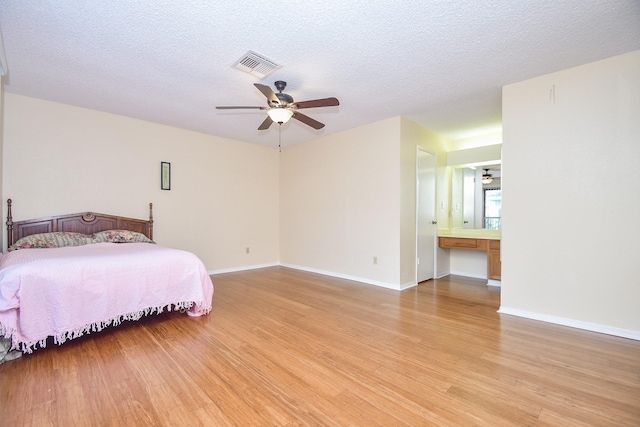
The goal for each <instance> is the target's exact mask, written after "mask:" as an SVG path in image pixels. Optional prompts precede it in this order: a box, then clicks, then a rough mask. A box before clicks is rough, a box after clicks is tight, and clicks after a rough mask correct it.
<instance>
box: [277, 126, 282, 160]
mask: <svg viewBox="0 0 640 427" xmlns="http://www.w3.org/2000/svg"><path fill="white" fill-rule="evenodd" d="M278 152H280V153H282V123H278Z"/></svg>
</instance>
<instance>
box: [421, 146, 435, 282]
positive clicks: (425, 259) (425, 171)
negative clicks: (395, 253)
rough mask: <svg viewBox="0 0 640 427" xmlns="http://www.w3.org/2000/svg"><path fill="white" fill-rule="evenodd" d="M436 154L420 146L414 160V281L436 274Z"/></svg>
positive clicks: (426, 278) (431, 277)
mask: <svg viewBox="0 0 640 427" xmlns="http://www.w3.org/2000/svg"><path fill="white" fill-rule="evenodd" d="M436 164H437V161H436V156H435V154H432V153H429V152H427V151H425V150H423V149H421V148H418V151H417V161H416V235H417V236H416V246H417V248H416V254H417V261H416V264H417V265H416V280H417V282H418V283H420V282H424V281H425V280H429V279H433V277H434V275H435V262H436V259H435V253H436V252H435V247H436V229H437V226H436Z"/></svg>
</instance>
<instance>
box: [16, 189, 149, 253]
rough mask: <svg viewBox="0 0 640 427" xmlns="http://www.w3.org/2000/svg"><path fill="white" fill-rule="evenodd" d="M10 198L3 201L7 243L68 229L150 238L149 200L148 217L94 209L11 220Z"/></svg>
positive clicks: (89, 232)
mask: <svg viewBox="0 0 640 427" xmlns="http://www.w3.org/2000/svg"><path fill="white" fill-rule="evenodd" d="M11 204H12V201H11V199H8V200H7V240H9V243H8V245H7V246H11V245H13V244H14V243H15V242H16V241H18V240H19V239H21V238H23V237H26V236H30V235H31V234H37V233H50V232H53V231H70V232H75V233H82V234H93V233H97V232H98V231H105V230H129V231H137V232H138V233H142V234H144V235H145V236H147V237H148V238H150V239H151V240H153V203H149V219H148V220H146V219H135V218H126V217H122V216H116V215H106V214H100V213H94V212H84V213H77V214H70V215H59V216H50V217H46V218H37V219H28V220H25V221H16V222H13V217H12V214H11Z"/></svg>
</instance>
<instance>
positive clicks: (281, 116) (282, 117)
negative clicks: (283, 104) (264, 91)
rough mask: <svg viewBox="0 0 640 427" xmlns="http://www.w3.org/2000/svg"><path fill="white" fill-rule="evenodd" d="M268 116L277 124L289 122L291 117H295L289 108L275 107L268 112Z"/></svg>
mask: <svg viewBox="0 0 640 427" xmlns="http://www.w3.org/2000/svg"><path fill="white" fill-rule="evenodd" d="M267 114H268V115H269V117H271V120H273V121H274V122H276V123H280V124H282V123H287V122H288V121H289V119H290V118H291V116H293V111H291V110H290V109H288V108H279V107H275V108H271V109H270V110H269V111H267Z"/></svg>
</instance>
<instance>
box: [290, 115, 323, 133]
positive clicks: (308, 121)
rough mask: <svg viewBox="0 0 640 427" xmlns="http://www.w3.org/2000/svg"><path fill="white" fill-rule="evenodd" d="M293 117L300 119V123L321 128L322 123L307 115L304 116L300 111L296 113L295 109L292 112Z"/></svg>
mask: <svg viewBox="0 0 640 427" xmlns="http://www.w3.org/2000/svg"><path fill="white" fill-rule="evenodd" d="M292 117H293V118H294V119H296V120H299V121H301V122H302V123H304V124H305V125H309V126H311V127H312V128H314V129H322V128H323V127H324V124H323V123H320V122H319V121H317V120H314V119H312V118H311V117H309V116H305V115H304V114H302V113H298V112H297V111H294V112H293V116H292Z"/></svg>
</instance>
